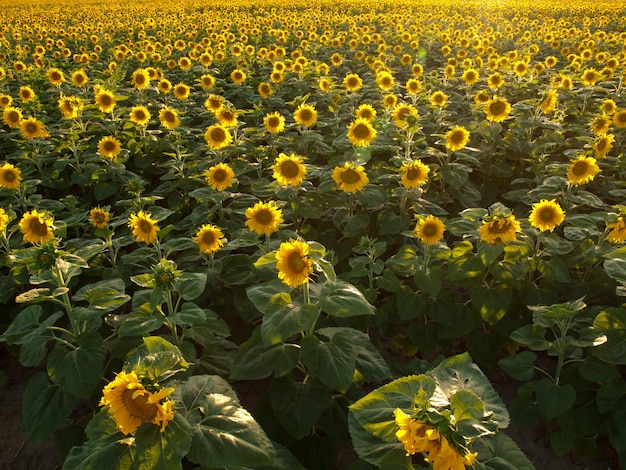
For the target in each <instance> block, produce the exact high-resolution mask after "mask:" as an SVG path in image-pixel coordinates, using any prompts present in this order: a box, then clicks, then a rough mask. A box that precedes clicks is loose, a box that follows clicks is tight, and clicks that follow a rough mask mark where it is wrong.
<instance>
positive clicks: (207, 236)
mask: <svg viewBox="0 0 626 470" xmlns="http://www.w3.org/2000/svg"><path fill="white" fill-rule="evenodd" d="M193 241H194V242H196V245H198V248H199V249H200V251H201V252H202V253H206V254H209V255H214V254H215V253H217V252H218V251H219V250H220V248H222V247H223V246H224V232H222V230H221V229H220V228H219V227H217V226H215V225H213V224H204V225H203V226H202V227H200V229H199V230H198V233H196V236H195V237H193Z"/></svg>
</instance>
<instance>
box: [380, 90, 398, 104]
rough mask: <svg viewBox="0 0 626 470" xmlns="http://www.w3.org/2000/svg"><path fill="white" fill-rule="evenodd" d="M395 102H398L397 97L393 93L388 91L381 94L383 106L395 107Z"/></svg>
mask: <svg viewBox="0 0 626 470" xmlns="http://www.w3.org/2000/svg"><path fill="white" fill-rule="evenodd" d="M397 104H398V97H397V96H396V95H394V94H393V93H389V94H387V95H385V96H383V106H384V107H385V108H395V106H396V105H397Z"/></svg>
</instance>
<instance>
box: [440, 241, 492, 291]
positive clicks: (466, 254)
mask: <svg viewBox="0 0 626 470" xmlns="http://www.w3.org/2000/svg"><path fill="white" fill-rule="evenodd" d="M473 249H474V246H473V245H472V244H471V242H469V241H467V240H464V241H462V242H460V243H458V244H457V245H456V246H455V247H454V248H453V250H452V254H451V256H450V262H449V264H448V278H449V280H450V281H452V282H456V281H461V280H464V279H472V278H475V277H477V276H480V275H481V274H482V272H483V270H484V266H483V262H482V261H481V259H480V257H479V256H478V255H477V254H475V253H474V252H473Z"/></svg>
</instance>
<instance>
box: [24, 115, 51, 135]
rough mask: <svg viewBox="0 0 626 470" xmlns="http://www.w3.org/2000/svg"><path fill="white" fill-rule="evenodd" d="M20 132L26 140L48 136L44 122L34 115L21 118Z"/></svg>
mask: <svg viewBox="0 0 626 470" xmlns="http://www.w3.org/2000/svg"><path fill="white" fill-rule="evenodd" d="M20 134H21V136H22V137H23V138H24V139H26V140H32V139H38V138H41V139H45V138H46V137H49V136H50V134H49V133H48V129H46V126H45V125H44V123H43V122H41V121H40V120H38V119H35V118H34V117H31V118H28V119H22V121H21V122H20Z"/></svg>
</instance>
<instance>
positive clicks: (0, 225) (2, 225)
mask: <svg viewBox="0 0 626 470" xmlns="http://www.w3.org/2000/svg"><path fill="white" fill-rule="evenodd" d="M10 220H11V219H10V217H9V214H7V213H6V212H5V211H4V209H3V208H2V207H0V233H4V232H5V231H6V229H7V227H8V226H9V221H10Z"/></svg>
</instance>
